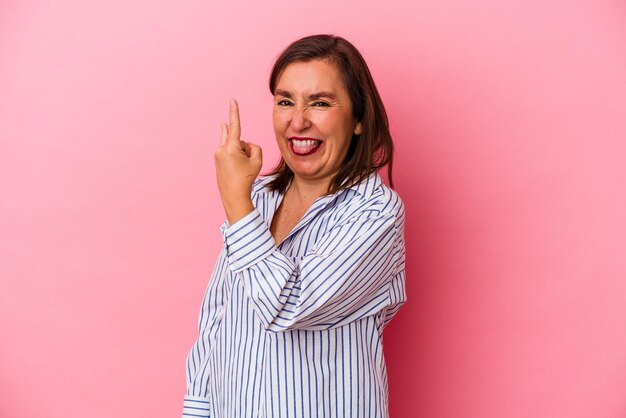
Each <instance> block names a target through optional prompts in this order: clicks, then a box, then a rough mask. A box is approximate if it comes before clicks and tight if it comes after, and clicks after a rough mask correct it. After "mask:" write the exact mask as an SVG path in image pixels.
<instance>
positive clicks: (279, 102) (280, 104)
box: [276, 100, 291, 106]
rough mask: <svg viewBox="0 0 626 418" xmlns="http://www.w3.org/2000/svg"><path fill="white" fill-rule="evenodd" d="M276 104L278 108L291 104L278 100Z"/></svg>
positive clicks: (287, 101)
mask: <svg viewBox="0 0 626 418" xmlns="http://www.w3.org/2000/svg"><path fill="white" fill-rule="evenodd" d="M276 104H277V105H278V106H289V105H290V104H291V102H289V100H279V101H278V102H276Z"/></svg>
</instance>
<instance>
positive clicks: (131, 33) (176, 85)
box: [0, 0, 626, 418]
mask: <svg viewBox="0 0 626 418" xmlns="http://www.w3.org/2000/svg"><path fill="white" fill-rule="evenodd" d="M87 3H89V4H87ZM213 3H214V2H211V1H162V0H158V1H157V0H145V1H139V0H110V1H106V2H85V1H83V0H80V1H79V0H75V1H72V0H64V1H6V0H5V1H3V2H2V3H1V4H0V139H1V142H0V190H1V193H2V194H1V198H0V280H1V281H0V416H1V417H3V418H4V417H7V418H13V417H20V418H21V417H42V416H43V417H47V418H75V417H76V418H78V417H86V416H88V417H94V418H100V417H173V416H178V415H179V414H180V411H181V406H182V396H183V393H184V390H185V375H184V363H185V356H186V354H187V350H188V349H189V347H190V346H191V344H192V343H193V340H194V338H195V335H196V325H197V315H198V311H199V308H200V301H201V298H202V295H203V292H204V289H205V287H206V285H207V280H208V277H209V275H210V272H211V269H212V267H213V262H214V261H215V258H216V256H217V254H218V251H219V246H220V244H221V238H220V234H219V226H220V225H221V222H222V220H223V216H224V215H223V211H222V208H221V203H220V201H219V196H218V193H217V189H216V185H215V176H214V169H213V165H212V153H213V149H214V147H215V144H216V143H217V141H218V140H219V124H220V123H221V122H225V121H226V119H227V109H228V99H229V98H230V97H235V98H237V99H238V100H239V103H240V109H241V117H242V127H243V137H244V139H246V140H249V141H253V142H257V143H259V144H261V145H262V146H263V148H264V155H265V160H266V161H265V168H266V169H269V168H270V167H271V166H272V165H273V163H274V162H275V161H276V158H277V150H276V146H275V144H274V138H273V131H272V126H271V96H270V94H269V92H268V90H267V80H268V77H269V71H270V68H271V65H272V62H273V60H274V59H275V57H276V56H277V54H278V53H279V52H280V51H281V50H282V49H283V48H284V47H285V46H287V44H288V43H290V42H291V41H293V40H295V39H297V38H299V37H301V36H304V35H309V34H312V33H325V32H330V33H335V34H338V35H342V36H344V37H346V38H347V39H349V40H350V41H352V42H353V43H354V44H355V45H356V46H357V47H358V48H359V49H360V50H361V52H362V53H363V55H364V56H365V58H366V60H367V61H368V63H369V65H370V68H371V71H372V73H373V75H374V78H375V80H376V82H377V84H378V87H379V90H380V92H381V95H382V97H383V100H384V101H385V104H386V106H387V110H388V113H389V115H390V120H391V124H392V133H393V134H394V137H395V140H396V144H397V150H398V153H397V162H396V165H395V180H396V185H397V187H396V188H397V190H398V191H399V192H400V194H401V195H402V196H403V197H404V200H405V202H406V207H407V211H408V218H407V225H406V227H407V229H406V237H407V250H408V266H407V270H408V282H407V290H408V293H409V302H408V303H407V305H406V306H405V307H404V308H403V309H402V310H401V311H400V313H399V314H398V316H397V317H396V319H395V320H394V322H392V324H391V327H390V328H389V329H388V332H387V333H386V338H385V351H386V357H387V361H388V366H389V380H390V404H391V405H390V410H391V416H392V417H393V418H409V417H426V418H465V417H467V418H502V417H506V418H518V417H519V418H535V417H550V418H553V417H568V418H579V417H580V418H582V417H593V418H608V417H615V418H618V417H624V416H626V398H625V397H624V394H625V393H626V261H625V259H626V257H625V253H626V231H625V230H626V219H625V214H626V193H625V191H626V145H625V140H626V47H625V45H626V23H625V21H626V5H625V4H624V3H623V2H621V1H595V0H586V1H576V0H573V1H568V2H563V1H559V2H557V1H550V0H547V1H546V0H542V1H516V2H512V1H499V0H493V1H486V0H483V1H477V0H473V1H470V0H455V1H451V0H440V1H436V2H433V1H427V2H426V1H424V2H415V1H391V2H388V3H385V2H381V1H379V2H369V4H368V3H363V1H354V0H349V1H347V0H341V1H326V0H320V1H314V2H300V1H292V0H290V1H283V0H271V1H267V2H249V3H248V4H243V3H239V2H219V4H213Z"/></svg>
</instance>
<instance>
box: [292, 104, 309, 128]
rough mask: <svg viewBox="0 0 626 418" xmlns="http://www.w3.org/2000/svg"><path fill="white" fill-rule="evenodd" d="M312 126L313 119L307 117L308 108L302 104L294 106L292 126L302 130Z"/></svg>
mask: <svg viewBox="0 0 626 418" xmlns="http://www.w3.org/2000/svg"><path fill="white" fill-rule="evenodd" d="M309 126H311V121H310V120H309V118H308V117H307V114H306V109H304V108H303V107H301V106H294V109H293V113H292V114H291V127H292V128H293V129H294V130H297V131H302V130H304V129H306V128H308V127H309Z"/></svg>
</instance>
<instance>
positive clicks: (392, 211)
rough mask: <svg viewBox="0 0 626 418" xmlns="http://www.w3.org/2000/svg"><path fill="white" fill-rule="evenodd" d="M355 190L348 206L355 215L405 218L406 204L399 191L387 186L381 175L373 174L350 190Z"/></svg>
mask: <svg viewBox="0 0 626 418" xmlns="http://www.w3.org/2000/svg"><path fill="white" fill-rule="evenodd" d="M348 189H349V190H353V191H354V193H352V194H351V196H350V198H349V202H346V203H347V204H348V205H350V206H352V207H353V208H354V209H355V210H354V212H353V213H354V215H357V216H358V215H361V216H363V215H370V216H371V215H374V216H392V217H394V218H402V217H403V216H404V202H403V201H402V198H401V197H400V195H399V194H398V192H397V191H395V190H393V189H392V188H390V187H389V186H387V185H386V184H385V183H384V182H383V180H382V177H381V176H380V174H378V173H373V174H371V175H370V176H369V177H367V178H366V179H365V180H363V181H362V182H360V183H358V184H356V185H354V186H351V187H349V188H348Z"/></svg>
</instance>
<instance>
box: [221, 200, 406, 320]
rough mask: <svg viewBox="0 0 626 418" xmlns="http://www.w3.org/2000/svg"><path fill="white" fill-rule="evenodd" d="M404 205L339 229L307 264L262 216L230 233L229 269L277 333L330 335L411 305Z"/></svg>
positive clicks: (365, 215) (243, 222)
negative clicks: (286, 249)
mask: <svg viewBox="0 0 626 418" xmlns="http://www.w3.org/2000/svg"><path fill="white" fill-rule="evenodd" d="M402 234H403V213H402V203H401V201H399V200H398V204H397V208H396V212H395V213H394V212H385V213H376V212H375V213H372V212H371V211H363V212H362V213H360V214H357V215H356V216H353V217H351V219H350V220H349V221H346V222H343V223H341V224H340V225H338V226H336V227H334V228H332V229H331V230H330V231H328V232H327V233H326V234H325V235H324V236H323V237H321V239H320V240H319V241H318V242H317V245H316V246H315V248H314V249H313V250H312V251H310V252H308V253H307V254H306V255H305V256H304V257H303V258H302V260H300V261H299V262H298V263H294V262H293V261H292V260H291V259H289V258H288V257H286V256H285V255H284V254H282V253H281V252H280V251H279V250H278V249H277V248H276V243H275V241H274V239H273V237H272V235H271V233H270V231H269V229H268V228H267V225H266V224H265V222H264V220H263V219H262V217H261V215H260V214H259V212H258V211H257V210H256V209H255V210H253V211H252V212H251V213H249V214H248V215H246V216H245V217H244V218H242V219H241V220H239V221H238V222H236V223H235V224H233V225H231V226H230V227H229V228H227V229H226V230H225V231H224V238H225V242H226V254H227V259H228V265H229V268H230V269H231V270H232V271H233V273H235V274H236V275H240V276H241V279H242V280H243V282H244V286H245V289H246V291H247V294H248V297H249V298H250V300H251V302H252V305H251V306H252V307H253V308H254V310H255V312H256V313H257V315H258V317H259V318H260V320H261V322H262V323H263V325H264V327H265V328H266V329H268V330H271V331H283V330H286V329H295V328H300V329H328V328H333V327H336V326H340V325H344V324H346V323H348V322H351V321H355V320H358V319H360V318H363V317H365V316H368V315H372V314H375V313H378V312H380V311H382V310H385V315H384V317H383V324H382V325H383V326H384V325H386V323H388V320H390V319H391V316H393V314H395V311H397V309H398V308H399V307H400V306H401V305H402V304H403V303H404V301H405V300H406V295H405V293H404V243H403V239H402Z"/></svg>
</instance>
